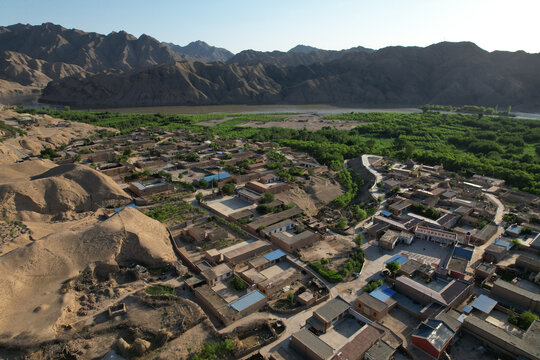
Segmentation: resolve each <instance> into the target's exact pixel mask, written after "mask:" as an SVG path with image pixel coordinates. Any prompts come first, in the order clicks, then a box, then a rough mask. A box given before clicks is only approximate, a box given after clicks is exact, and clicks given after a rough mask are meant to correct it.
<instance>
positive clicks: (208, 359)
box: [192, 339, 236, 360]
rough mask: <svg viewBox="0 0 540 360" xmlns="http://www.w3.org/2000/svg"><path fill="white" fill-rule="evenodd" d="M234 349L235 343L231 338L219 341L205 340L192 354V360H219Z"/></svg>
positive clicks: (226, 356) (225, 357) (227, 355)
mask: <svg viewBox="0 0 540 360" xmlns="http://www.w3.org/2000/svg"><path fill="white" fill-rule="evenodd" d="M235 349H236V345H235V344H234V342H233V341H232V340H231V339H225V340H222V341H219V342H205V343H204V344H203V346H202V348H201V351H200V352H198V353H196V354H194V355H193V357H192V359H193V360H220V359H227V358H228V357H229V356H230V355H231V354H232V353H233V352H234V350H235Z"/></svg>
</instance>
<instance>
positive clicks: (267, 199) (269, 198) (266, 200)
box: [259, 192, 276, 204]
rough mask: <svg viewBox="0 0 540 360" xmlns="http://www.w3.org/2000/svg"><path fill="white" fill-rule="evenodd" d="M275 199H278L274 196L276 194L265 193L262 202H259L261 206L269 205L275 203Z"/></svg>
mask: <svg viewBox="0 0 540 360" xmlns="http://www.w3.org/2000/svg"><path fill="white" fill-rule="evenodd" d="M275 199H276V197H275V196H274V194H272V193H269V192H265V193H264V194H263V198H262V199H261V200H259V204H268V203H271V202H272V201H274V200H275Z"/></svg>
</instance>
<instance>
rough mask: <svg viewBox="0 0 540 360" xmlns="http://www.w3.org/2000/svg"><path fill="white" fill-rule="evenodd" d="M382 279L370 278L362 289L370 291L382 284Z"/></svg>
mask: <svg viewBox="0 0 540 360" xmlns="http://www.w3.org/2000/svg"><path fill="white" fill-rule="evenodd" d="M382 284H383V282H382V280H370V281H369V282H368V284H367V285H366V286H364V291H365V292H367V293H370V292H372V291H373V290H375V289H376V288H378V287H379V286H382Z"/></svg>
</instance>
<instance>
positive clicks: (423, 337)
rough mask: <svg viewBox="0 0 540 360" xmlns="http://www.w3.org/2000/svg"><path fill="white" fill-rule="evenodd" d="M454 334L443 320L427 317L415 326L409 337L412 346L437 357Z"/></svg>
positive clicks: (446, 346) (444, 349)
mask: <svg viewBox="0 0 540 360" xmlns="http://www.w3.org/2000/svg"><path fill="white" fill-rule="evenodd" d="M454 335H455V333H454V331H453V330H452V329H451V328H450V327H449V326H448V325H446V324H445V323H444V322H443V321H440V320H435V319H429V320H426V321H424V322H423V323H421V324H420V325H419V326H418V328H416V330H415V331H414V332H413V334H412V335H411V339H412V343H413V345H414V346H416V347H418V348H419V349H421V350H422V351H424V352H425V353H427V354H429V355H431V356H432V357H433V358H435V359H439V358H440V357H441V355H442V354H443V353H444V352H445V351H446V349H447V348H448V346H449V345H450V343H451V342H452V339H453V338H454Z"/></svg>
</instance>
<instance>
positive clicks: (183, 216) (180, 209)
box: [145, 199, 204, 223]
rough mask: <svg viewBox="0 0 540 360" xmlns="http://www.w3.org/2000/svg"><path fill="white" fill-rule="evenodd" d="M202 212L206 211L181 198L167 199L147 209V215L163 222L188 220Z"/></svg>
mask: <svg viewBox="0 0 540 360" xmlns="http://www.w3.org/2000/svg"><path fill="white" fill-rule="evenodd" d="M201 213H204V212H203V211H202V210H201V209H199V208H196V207H194V206H193V205H191V204H190V203H188V202H185V201H182V200H179V199H168V200H165V201H164V202H163V203H161V204H159V205H157V206H155V207H153V208H151V209H149V210H146V211H145V214H146V215H147V216H150V217H151V218H152V219H155V220H157V221H159V222H162V223H164V222H167V221H175V222H182V221H186V220H189V219H191V218H193V217H194V216H195V215H197V214H201Z"/></svg>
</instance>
